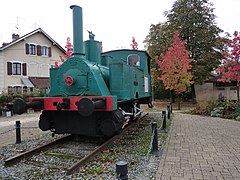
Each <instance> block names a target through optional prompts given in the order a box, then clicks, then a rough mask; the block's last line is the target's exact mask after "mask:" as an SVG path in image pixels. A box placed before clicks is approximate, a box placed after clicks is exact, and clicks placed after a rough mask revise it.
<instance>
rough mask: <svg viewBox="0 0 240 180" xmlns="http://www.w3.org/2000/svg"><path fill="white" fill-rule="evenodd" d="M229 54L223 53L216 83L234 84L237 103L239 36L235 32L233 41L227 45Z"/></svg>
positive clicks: (239, 54)
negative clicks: (219, 75)
mask: <svg viewBox="0 0 240 180" xmlns="http://www.w3.org/2000/svg"><path fill="white" fill-rule="evenodd" d="M228 49H229V52H223V53H222V54H223V56H224V60H223V62H222V65H221V66H220V67H219V68H218V71H219V72H220V73H221V74H222V76H221V78H220V79H218V81H221V82H228V83H231V82H236V86H237V100H238V101H239V86H240V34H239V33H238V32H237V31H235V32H234V34H233V39H232V40H229V43H228Z"/></svg>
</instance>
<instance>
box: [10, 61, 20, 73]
mask: <svg viewBox="0 0 240 180" xmlns="http://www.w3.org/2000/svg"><path fill="white" fill-rule="evenodd" d="M12 74H13V75H21V63H12Z"/></svg>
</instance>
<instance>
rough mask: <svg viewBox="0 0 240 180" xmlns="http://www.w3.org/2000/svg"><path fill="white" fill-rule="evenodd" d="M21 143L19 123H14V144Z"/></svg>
mask: <svg viewBox="0 0 240 180" xmlns="http://www.w3.org/2000/svg"><path fill="white" fill-rule="evenodd" d="M19 143H21V123H20V121H16V144H19Z"/></svg>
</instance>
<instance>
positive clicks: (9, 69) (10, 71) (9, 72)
mask: <svg viewBox="0 0 240 180" xmlns="http://www.w3.org/2000/svg"><path fill="white" fill-rule="evenodd" d="M7 74H8V75H12V63H11V62H7Z"/></svg>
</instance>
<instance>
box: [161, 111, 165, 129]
mask: <svg viewBox="0 0 240 180" xmlns="http://www.w3.org/2000/svg"><path fill="white" fill-rule="evenodd" d="M164 129H166V111H162V128H161V130H164Z"/></svg>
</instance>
